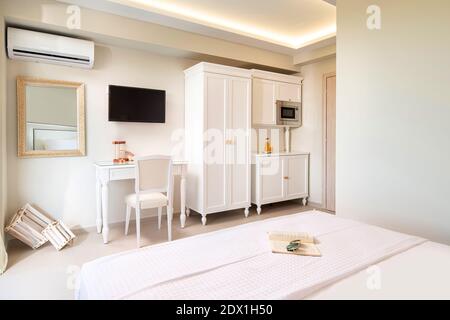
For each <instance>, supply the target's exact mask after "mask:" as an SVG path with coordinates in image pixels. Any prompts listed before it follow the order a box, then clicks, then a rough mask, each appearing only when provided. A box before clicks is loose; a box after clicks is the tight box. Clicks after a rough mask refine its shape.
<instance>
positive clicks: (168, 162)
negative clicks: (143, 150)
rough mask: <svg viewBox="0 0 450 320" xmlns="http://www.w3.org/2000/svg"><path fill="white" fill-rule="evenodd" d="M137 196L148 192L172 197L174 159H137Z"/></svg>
mask: <svg viewBox="0 0 450 320" xmlns="http://www.w3.org/2000/svg"><path fill="white" fill-rule="evenodd" d="M135 161H136V183H135V190H136V194H137V195H139V194H140V193H148V192H167V194H168V195H169V196H171V195H172V190H173V176H172V157H170V156H160V155H157V156H147V157H138V158H135Z"/></svg>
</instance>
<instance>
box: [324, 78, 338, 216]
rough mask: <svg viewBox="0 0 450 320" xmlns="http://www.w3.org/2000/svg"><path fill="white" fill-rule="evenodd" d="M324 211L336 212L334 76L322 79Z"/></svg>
mask: <svg viewBox="0 0 450 320" xmlns="http://www.w3.org/2000/svg"><path fill="white" fill-rule="evenodd" d="M324 84H325V85H324V88H325V89H324V91H325V92H324V98H325V103H324V104H325V154H326V156H325V209H327V210H330V211H335V210H336V74H330V75H326V76H325V77H324Z"/></svg>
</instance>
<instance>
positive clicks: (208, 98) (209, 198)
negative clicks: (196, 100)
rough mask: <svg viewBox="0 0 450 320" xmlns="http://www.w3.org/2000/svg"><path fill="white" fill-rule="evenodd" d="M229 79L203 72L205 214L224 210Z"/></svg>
mask: <svg viewBox="0 0 450 320" xmlns="http://www.w3.org/2000/svg"><path fill="white" fill-rule="evenodd" d="M227 104H228V80H227V78H226V77H223V76H220V75H215V74H205V111H204V112H205V119H206V127H205V129H206V130H205V133H204V138H205V141H204V144H205V145H204V162H205V163H204V186H205V188H204V196H205V198H204V202H205V211H206V213H211V212H217V211H224V210H226V209H227V193H228V190H227V180H228V179H227V168H226V164H225V163H226V159H225V156H226V154H225V134H226V122H227V112H228V108H227Z"/></svg>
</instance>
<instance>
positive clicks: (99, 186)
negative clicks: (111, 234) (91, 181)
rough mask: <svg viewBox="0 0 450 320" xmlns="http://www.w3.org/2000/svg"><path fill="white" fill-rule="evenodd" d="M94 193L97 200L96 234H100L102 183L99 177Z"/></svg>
mask: <svg viewBox="0 0 450 320" xmlns="http://www.w3.org/2000/svg"><path fill="white" fill-rule="evenodd" d="M95 192H96V200H97V233H102V182H101V181H100V178H99V177H97V182H96V185H95Z"/></svg>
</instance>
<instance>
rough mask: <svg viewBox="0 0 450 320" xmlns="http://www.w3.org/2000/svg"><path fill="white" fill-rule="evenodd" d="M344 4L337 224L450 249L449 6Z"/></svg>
mask: <svg viewBox="0 0 450 320" xmlns="http://www.w3.org/2000/svg"><path fill="white" fill-rule="evenodd" d="M372 4H374V1H372V0H345V1H342V0H338V3H337V34H338V37H337V74H338V81H337V188H336V190H337V199H336V200H337V214H338V215H339V216H343V217H350V218H354V219H358V220H363V221H366V222H369V223H374V224H378V225H381V226H384V227H388V228H392V229H396V230H400V231H402V232H407V233H413V234H417V235H420V236H423V237H427V238H430V239H432V240H435V241H441V242H445V243H449V244H450V166H449V163H450V148H449V137H450V124H449V120H450V60H449V52H450V37H449V30H450V19H449V12H450V1H448V0H428V1H423V0H396V1H392V0H378V1H376V4H377V5H379V6H380V8H381V14H382V26H381V30H378V31H370V30H368V28H367V27H366V17H367V15H366V10H367V7H368V6H369V5H372Z"/></svg>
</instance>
